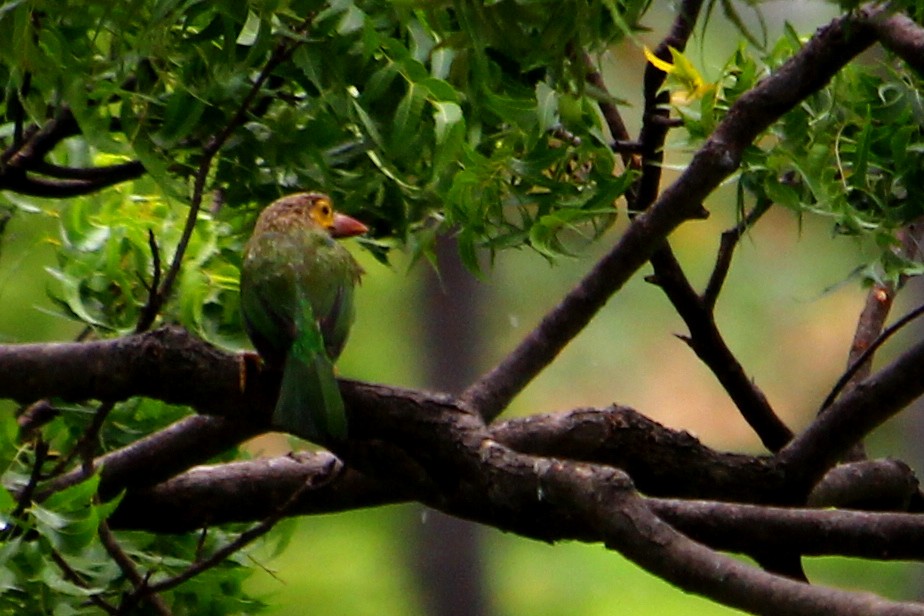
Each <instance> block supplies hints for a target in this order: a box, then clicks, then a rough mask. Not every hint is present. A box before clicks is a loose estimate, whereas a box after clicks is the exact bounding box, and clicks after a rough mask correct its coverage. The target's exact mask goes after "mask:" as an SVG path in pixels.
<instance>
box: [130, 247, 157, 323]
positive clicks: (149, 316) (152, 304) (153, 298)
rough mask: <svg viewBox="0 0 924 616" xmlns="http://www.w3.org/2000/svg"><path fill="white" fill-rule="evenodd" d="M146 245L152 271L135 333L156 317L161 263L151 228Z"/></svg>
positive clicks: (152, 321)
mask: <svg viewBox="0 0 924 616" xmlns="http://www.w3.org/2000/svg"><path fill="white" fill-rule="evenodd" d="M148 247H149V248H150V250H151V266H152V269H153V270H154V271H153V273H152V274H151V284H150V285H148V299H147V301H146V302H145V303H144V308H142V309H141V316H140V317H139V318H138V323H137V324H136V325H135V333H136V334H140V333H141V332H143V331H144V330H145V329H147V328H148V327H150V324H152V323H154V319H156V318H157V310H158V304H157V297H158V295H159V293H160V276H161V265H160V248H159V247H158V246H157V238H156V237H155V236H154V230H153V229H148ZM142 327H144V329H142Z"/></svg>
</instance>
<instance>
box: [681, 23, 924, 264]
mask: <svg viewBox="0 0 924 616" xmlns="http://www.w3.org/2000/svg"><path fill="white" fill-rule="evenodd" d="M801 45H802V40H801V39H800V38H799V37H798V35H797V34H796V33H795V32H794V31H793V30H792V29H791V28H788V29H787V30H786V33H785V35H784V36H783V37H782V38H781V39H780V41H779V42H778V43H777V44H776V45H775V46H774V47H773V49H771V50H770V51H769V52H768V54H767V55H766V57H765V58H764V59H763V61H760V60H759V59H757V58H755V57H754V55H753V54H751V53H749V51H748V50H747V48H745V47H740V48H739V49H738V50H737V51H736V52H735V53H734V55H733V56H732V57H731V58H730V59H729V60H728V62H727V63H726V65H725V66H724V68H723V70H722V76H721V78H720V79H719V80H718V82H717V84H716V87H715V89H714V90H712V91H708V90H706V89H703V90H702V91H703V92H704V96H702V98H701V100H699V101H697V103H696V104H695V105H690V106H689V107H681V108H680V110H681V115H682V117H683V119H684V126H685V128H686V130H687V131H688V134H689V136H690V141H691V143H693V144H696V143H702V141H703V140H704V139H705V138H706V137H708V136H709V135H710V134H711V132H712V130H713V129H714V128H715V126H716V125H717V124H718V123H719V122H720V121H721V120H722V118H723V117H724V115H725V113H726V112H727V111H728V109H729V107H730V106H731V105H732V104H733V103H734V102H735V101H736V100H737V99H738V97H739V96H741V95H742V94H743V93H745V92H747V91H748V90H750V89H751V88H753V87H754V85H755V84H756V83H757V82H758V80H759V79H761V78H762V77H763V76H765V75H766V74H767V73H768V71H769V70H772V69H774V68H777V67H779V66H781V65H782V64H783V63H784V62H785V61H786V59H787V58H789V57H790V56H791V55H792V54H793V53H794V52H795V51H796V50H798V49H799V48H800V47H801ZM687 62H688V63H689V61H687ZM921 93H922V82H921V79H920V76H919V75H917V74H916V73H915V72H913V71H911V70H909V69H908V68H907V66H906V65H904V64H903V63H901V62H898V61H895V62H893V61H885V62H883V61H871V62H866V63H853V64H850V65H848V66H847V67H845V69H844V70H842V71H840V72H839V73H838V74H837V75H836V76H835V78H834V79H833V80H832V82H831V83H830V84H829V85H827V86H826V87H825V88H823V89H822V90H821V91H820V92H818V93H817V94H815V95H813V96H811V97H809V98H808V99H806V100H805V101H804V102H803V103H802V104H801V105H799V106H797V107H796V108H795V109H793V110H792V111H790V112H789V113H787V114H786V115H784V116H783V117H782V118H781V119H780V121H778V122H776V123H774V124H773V126H772V127H771V129H770V130H769V131H768V132H767V133H766V134H765V135H764V136H763V137H762V138H761V140H760V141H759V142H757V143H755V144H753V146H751V147H750V148H749V149H748V150H747V152H746V154H745V158H744V161H743V164H742V166H741V171H740V175H739V177H738V182H739V184H740V186H741V188H742V189H743V192H746V193H749V194H750V195H752V196H753V197H754V198H755V199H756V200H758V201H761V200H764V201H768V202H772V203H776V204H779V205H782V206H784V207H787V208H790V209H791V210H793V211H794V212H796V213H797V214H799V215H800V216H801V215H805V214H815V215H821V216H824V217H827V218H830V219H832V220H833V222H834V231H835V232H837V233H840V234H846V235H859V236H869V237H871V238H872V239H873V240H874V242H875V243H876V244H877V245H878V246H880V247H881V252H880V257H879V260H878V261H879V267H878V268H869V269H867V273H868V275H869V276H872V277H874V278H875V279H876V280H880V281H890V282H895V281H897V280H898V278H899V277H900V276H902V275H914V274H920V273H921V271H922V270H921V265H920V263H917V262H915V261H913V260H908V259H906V258H903V257H902V256H900V255H899V254H897V252H896V251H895V247H896V245H897V244H896V242H897V241H896V239H895V232H896V231H897V230H898V229H901V228H902V227H905V226H906V225H908V224H909V223H911V222H913V221H915V220H916V219H918V218H920V217H921V216H922V215H924V176H922V175H921V173H920V169H922V166H924V98H922V94H921Z"/></svg>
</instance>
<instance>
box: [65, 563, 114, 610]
mask: <svg viewBox="0 0 924 616" xmlns="http://www.w3.org/2000/svg"><path fill="white" fill-rule="evenodd" d="M51 559H52V560H53V561H54V563H55V564H56V565H58V569H60V570H61V573H62V574H63V575H64V577H65V578H66V579H67V580H68V581H69V582H71V583H72V584H76V585H77V586H79V587H81V588H88V586H87V583H86V582H85V581H84V580H83V578H82V577H81V576H80V574H79V573H77V572H76V571H74V568H73V567H71V566H70V564H68V562H67V561H66V560H65V559H64V557H63V556H62V555H61V554H60V553H59V552H58V551H57V550H55V549H52V550H51ZM88 598H89V600H90V601H91V602H92V603H93V605H95V606H96V607H98V608H99V609H101V610H103V611H104V612H106V613H107V614H112V615H113V616H115V615H116V614H118V613H119V610H118V609H117V608H116V607H115V606H114V605H112V604H111V603H109V602H108V601H106V600H105V599H103V597H102V596H101V595H99V594H96V593H94V594H91V595H89V596H88Z"/></svg>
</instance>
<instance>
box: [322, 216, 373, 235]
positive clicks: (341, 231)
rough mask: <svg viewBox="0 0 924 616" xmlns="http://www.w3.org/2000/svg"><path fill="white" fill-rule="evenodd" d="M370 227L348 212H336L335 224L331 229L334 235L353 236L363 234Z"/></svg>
mask: <svg viewBox="0 0 924 616" xmlns="http://www.w3.org/2000/svg"><path fill="white" fill-rule="evenodd" d="M368 230H369V227H367V226H366V225H364V224H363V223H361V222H359V221H358V220H356V219H355V218H353V217H351V216H347V215H346V214H334V226H333V227H332V228H331V230H330V234H331V236H333V237H338V238H339V237H353V236H354V235H362V234H363V233H365V232H366V231H368Z"/></svg>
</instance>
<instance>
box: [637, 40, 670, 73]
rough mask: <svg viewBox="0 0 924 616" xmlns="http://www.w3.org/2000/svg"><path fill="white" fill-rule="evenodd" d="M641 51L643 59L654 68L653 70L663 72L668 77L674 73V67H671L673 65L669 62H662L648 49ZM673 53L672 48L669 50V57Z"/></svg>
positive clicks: (644, 48)
mask: <svg viewBox="0 0 924 616" xmlns="http://www.w3.org/2000/svg"><path fill="white" fill-rule="evenodd" d="M642 51H643V52H644V53H645V59H647V60H648V61H649V62H651V63H652V64H653V65H654V66H655V68H658V69H660V70H662V71H664V72H665V73H667V74H668V75H670V74H671V73H673V72H674V65H673V64H671V63H670V62H665V61H664V60H662V59H661V58H659V57H658V56H656V55H654V52H652V51H651V50H650V49H648V47H647V46H645V47H643V48H642ZM673 53H674V50H673V48H672V49H671V55H673Z"/></svg>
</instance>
